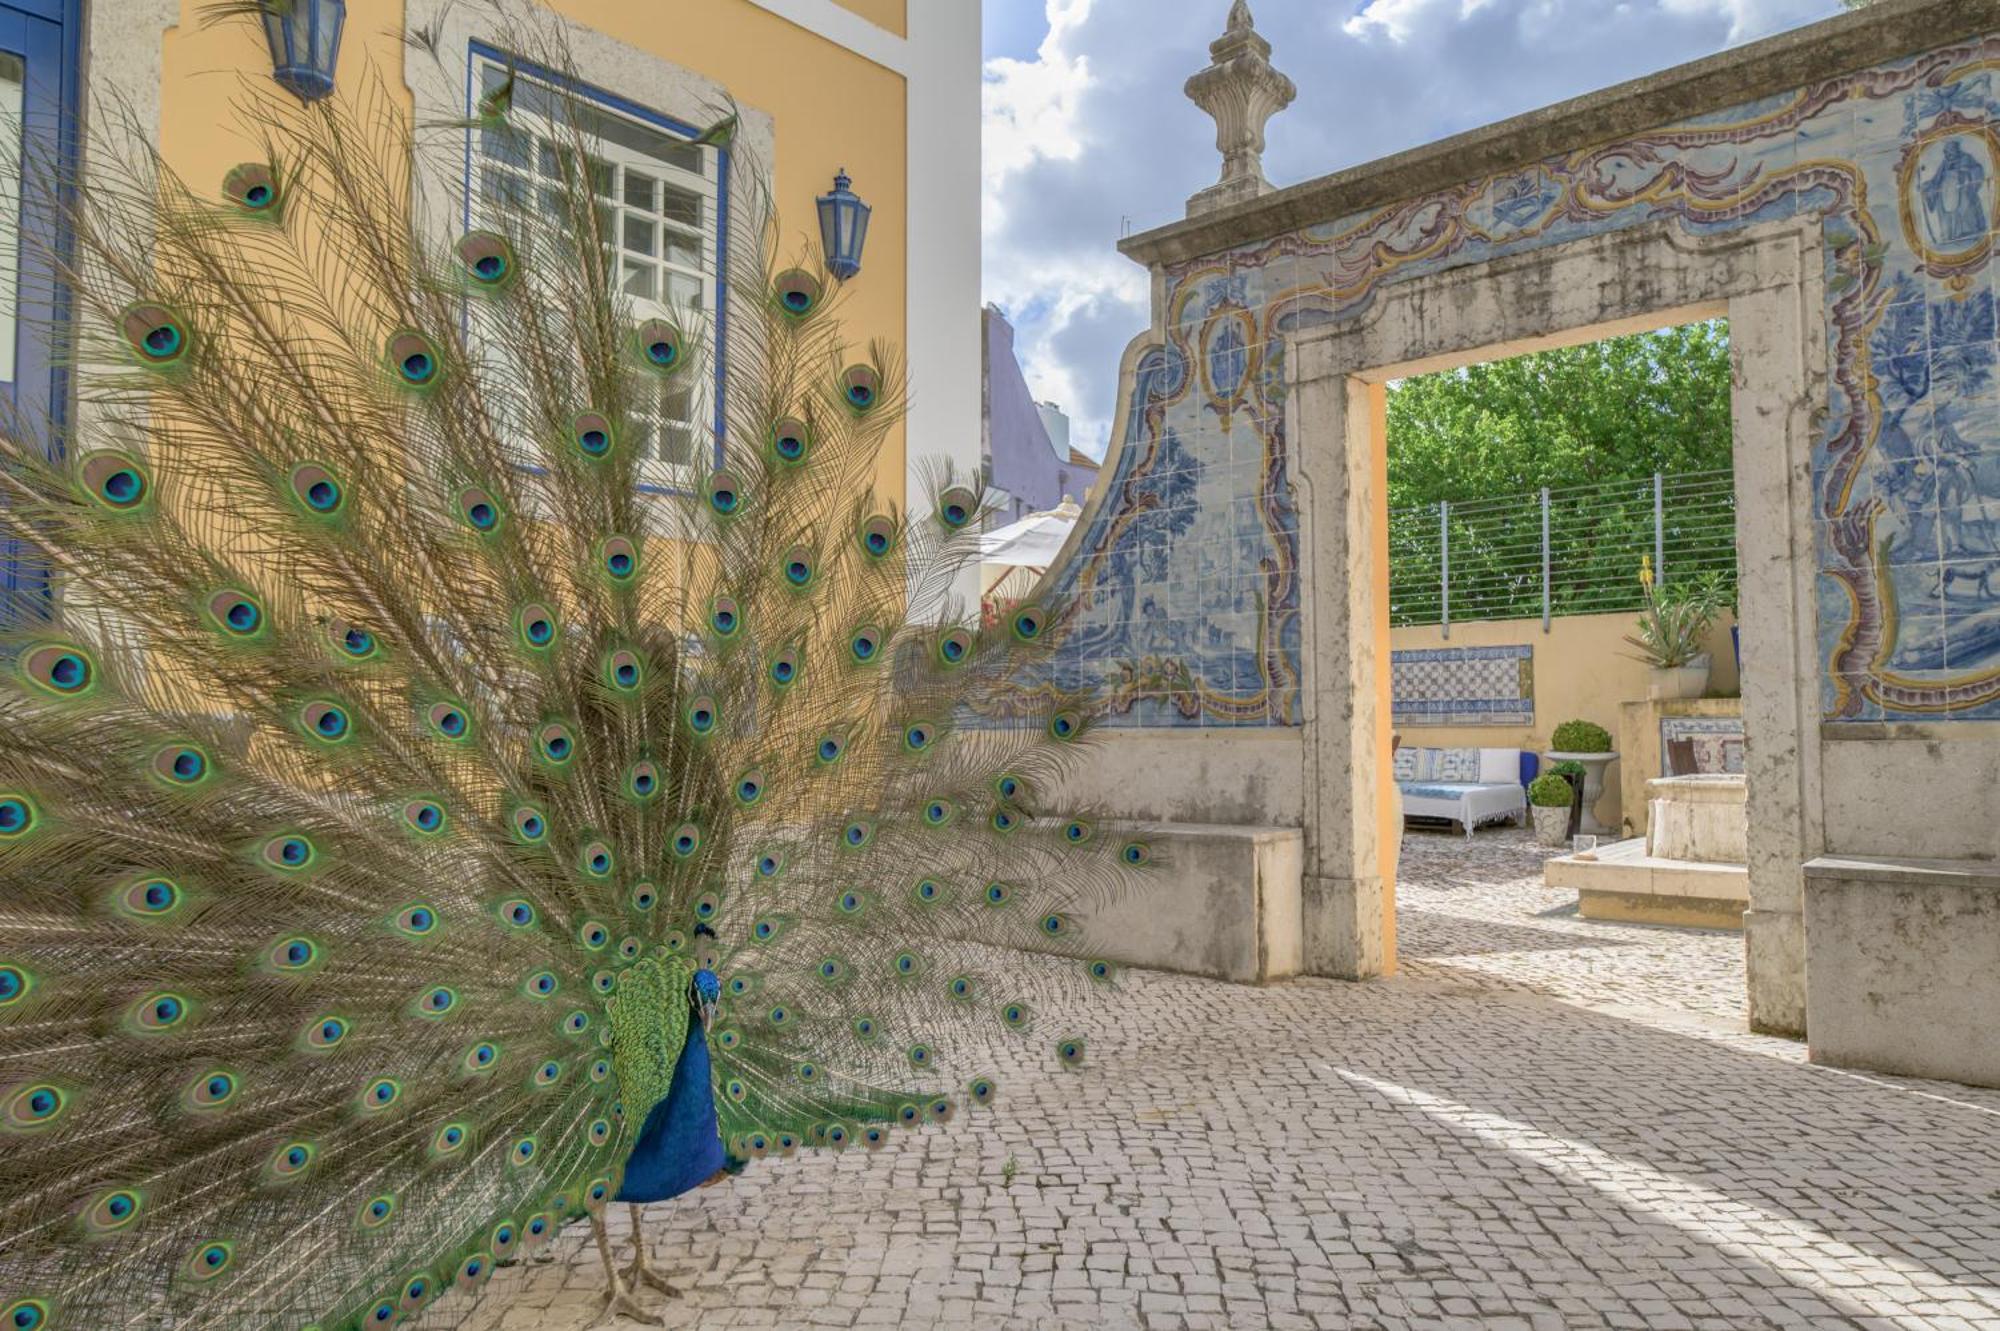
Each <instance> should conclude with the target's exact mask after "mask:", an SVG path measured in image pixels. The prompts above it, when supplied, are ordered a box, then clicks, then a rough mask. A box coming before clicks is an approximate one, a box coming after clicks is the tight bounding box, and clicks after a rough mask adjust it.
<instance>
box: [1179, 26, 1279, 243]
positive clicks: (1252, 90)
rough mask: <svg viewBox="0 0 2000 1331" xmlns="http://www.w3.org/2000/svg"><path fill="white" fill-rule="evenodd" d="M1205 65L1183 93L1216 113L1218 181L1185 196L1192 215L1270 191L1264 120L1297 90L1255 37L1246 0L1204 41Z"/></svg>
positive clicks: (1265, 44) (1265, 46)
mask: <svg viewBox="0 0 2000 1331" xmlns="http://www.w3.org/2000/svg"><path fill="white" fill-rule="evenodd" d="M1208 54H1209V60H1210V63H1209V66H1208V68H1207V69H1204V70H1202V71H1201V72H1200V73H1199V74H1196V75H1195V76H1194V77H1193V78H1191V79H1189V80H1188V81H1187V95H1188V97H1189V98H1190V99H1191V100H1192V101H1193V102H1194V104H1195V105H1196V106H1199V107H1200V108H1201V109H1202V110H1204V111H1206V112H1208V113H1209V114H1210V115H1211V116H1213V117H1215V147H1216V150H1217V151H1218V152H1220V153H1221V154H1222V179H1221V180H1219V181H1217V182H1216V183H1215V184H1213V185H1210V186H1209V187H1208V188H1207V189H1205V190H1202V191H1201V192H1200V193H1199V194H1196V195H1194V196H1193V197H1192V198H1190V199H1189V200H1188V209H1187V210H1188V216H1189V217H1196V216H1199V215H1200V214H1202V213H1211V212H1214V211H1215V210H1216V209H1218V208H1226V207H1228V206H1229V205H1230V204H1232V203H1241V202H1243V201H1244V200H1245V199H1254V198H1256V197H1257V196H1258V195H1260V194H1268V193H1270V192H1271V182H1270V181H1268V180H1266V179H1265V178H1264V124H1265V122H1266V121H1268V120H1270V118H1271V117H1272V116H1274V115H1276V114H1278V112H1280V111H1282V110H1284V109H1285V108H1286V107H1288V106H1290V105H1291V104H1292V99H1293V98H1294V97H1296V96H1298V93H1299V90H1298V88H1297V87H1296V86H1295V85H1294V84H1293V83H1292V81H1291V80H1290V79H1288V78H1286V77H1285V76H1284V75H1283V74H1280V73H1279V72H1278V71H1277V70H1276V69H1274V68H1273V67H1272V65H1271V43H1269V42H1267V41H1265V40H1264V39H1263V38H1262V37H1260V36H1258V35H1257V28H1256V24H1255V22H1254V20H1252V19H1251V17H1250V5H1249V3H1248V0H1236V3H1235V4H1233V5H1231V6H1230V9H1229V23H1228V26H1227V27H1226V28H1224V30H1223V33H1222V36H1220V37H1218V38H1217V39H1216V40H1215V41H1213V42H1210V43H1209V47H1208Z"/></svg>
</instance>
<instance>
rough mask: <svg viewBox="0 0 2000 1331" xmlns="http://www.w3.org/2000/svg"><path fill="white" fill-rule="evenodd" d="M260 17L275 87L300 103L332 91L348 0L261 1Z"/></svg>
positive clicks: (314, 99)
mask: <svg viewBox="0 0 2000 1331" xmlns="http://www.w3.org/2000/svg"><path fill="white" fill-rule="evenodd" d="M262 17H263V20H264V40H265V41H266V42H269V43H270V46H271V77H272V78H274V79H276V80H277V81H278V86H279V87H281V88H283V89H285V91H287V92H289V93H291V94H292V95H293V96H295V97H297V98H298V99H299V100H300V101H302V102H316V101H318V100H319V99H320V98H322V97H325V96H326V95H327V94H329V93H331V92H332V91H333V66H334V63H335V62H336V61H337V60H339V59H340V30H341V28H343V27H344V26H346V23H347V0H264V4H263V15H262Z"/></svg>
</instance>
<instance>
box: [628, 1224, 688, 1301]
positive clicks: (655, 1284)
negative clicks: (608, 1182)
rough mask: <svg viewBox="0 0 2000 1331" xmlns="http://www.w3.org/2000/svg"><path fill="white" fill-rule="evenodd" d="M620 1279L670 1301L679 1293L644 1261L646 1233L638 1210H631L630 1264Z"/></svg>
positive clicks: (679, 1294)
mask: <svg viewBox="0 0 2000 1331" xmlns="http://www.w3.org/2000/svg"><path fill="white" fill-rule="evenodd" d="M619 1274H620V1277H621V1278H622V1279H623V1280H624V1282H625V1283H626V1284H627V1285H629V1286H631V1287H632V1288H633V1289H639V1288H642V1287H643V1288H646V1289H651V1290H657V1291H658V1292H660V1293H661V1294H664V1295H666V1296H667V1297H668V1298H670V1299H677V1298H679V1297H680V1296H681V1292H680V1291H679V1290H677V1289H675V1288H674V1287H673V1286H672V1285H669V1284H668V1283H667V1278H666V1277H665V1276H663V1275H661V1274H660V1273H659V1272H658V1271H655V1270H654V1269H653V1267H652V1264H651V1263H649V1262H648V1261H647V1260H646V1231H645V1228H644V1227H643V1225H642V1224H641V1222H640V1213H639V1208H638V1207H637V1206H634V1207H633V1208H632V1264H631V1265H630V1266H628V1267H626V1268H625V1269H624V1271H622V1272H620V1273H619Z"/></svg>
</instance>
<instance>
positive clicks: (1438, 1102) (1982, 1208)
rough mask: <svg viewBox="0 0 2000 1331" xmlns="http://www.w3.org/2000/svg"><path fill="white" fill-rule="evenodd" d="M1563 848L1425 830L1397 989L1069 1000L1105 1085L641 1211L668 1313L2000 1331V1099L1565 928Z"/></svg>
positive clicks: (1664, 950) (1162, 987)
mask: <svg viewBox="0 0 2000 1331" xmlns="http://www.w3.org/2000/svg"><path fill="white" fill-rule="evenodd" d="M1545 853H1546V852H1542V851H1539V850H1537V849H1535V848H1534V847H1533V845H1532V844H1531V843H1530V842H1529V841H1528V840H1527V839H1526V837H1525V835H1524V834H1522V833H1518V832H1482V833H1481V834H1480V836H1479V838H1478V839H1477V840H1476V841H1475V842H1474V844H1473V846H1472V848H1471V849H1470V851H1468V849H1467V847H1466V845H1465V843H1464V841H1463V840H1462V839H1460V838H1458V837H1454V836H1425V835H1422V834H1417V833H1412V834H1411V837H1410V839H1409V842H1408V844H1407V846H1406V849H1405V852H1404V861H1403V879H1404V881H1403V884H1402V888H1401V893H1400V910H1399V927H1400V931H1401V939H1402V948H1403V958H1404V967H1403V974H1402V975H1401V976H1400V977H1398V978H1396V979H1393V980H1388V981H1383V982H1379V983H1373V984H1366V985H1352V984H1340V983H1335V982H1330V981H1321V980H1302V981H1298V982H1294V983H1290V984H1284V985H1279V986H1275V987H1272V988H1270V989H1265V990H1254V989H1245V988H1238V987H1232V986H1227V985H1222V984H1216V983H1211V982H1207V981H1200V980H1191V979H1185V978H1178V977H1172V976H1165V975H1158V974H1136V975H1132V976H1130V977H1128V978H1127V980H1126V982H1125V985H1124V989H1125V993H1124V996H1123V998H1122V999H1121V1001H1120V1002H1119V1003H1118V1004H1117V1005H1115V1006H1106V1007H1105V1008H1104V1010H1103V1011H1101V1012H1100V1011H1093V1012H1092V1013H1089V1014H1079V1016H1080V1017H1082V1020H1081V1021H1080V1023H1079V1028H1080V1029H1086V1030H1089V1029H1091V1027H1092V1025H1093V1023H1094V1025H1095V1031H1094V1034H1095V1038H1094V1040H1093V1042H1092V1046H1091V1050H1092V1057H1091V1063H1090V1066H1089V1068H1088V1070H1087V1071H1085V1072H1083V1073H1079V1074H1061V1073H1057V1072H1053V1071H1042V1070H1028V1069H1021V1068H1010V1066H1009V1065H1008V1064H1007V1063H1005V1062H1003V1061H1000V1060H1001V1059H1002V1058H1004V1055H999V1054H996V1066H999V1067H1000V1068H1001V1069H1002V1072H1001V1075H1002V1085H1003V1101H1002V1104H1003V1107H1004V1112H1001V1111H995V1112H993V1113H991V1114H982V1115H978V1116H975V1117H973V1118H972V1119H971V1120H970V1121H969V1122H968V1121H967V1120H964V1119H961V1120H960V1122H959V1124H958V1125H955V1126H954V1127H952V1128H948V1129H924V1130H922V1131H920V1132H916V1133H910V1134H898V1135H897V1137H896V1139H895V1141H894V1142H893V1143H892V1145H890V1146H889V1147H888V1148H887V1149H886V1150H884V1151H883V1152H881V1153H880V1154H877V1155H872V1156H871V1155H867V1154H864V1153H861V1152H850V1153H848V1154H846V1155H840V1156H831V1155H822V1156H814V1157H810V1158H801V1159H799V1160H796V1161H790V1162H783V1163H760V1164H757V1165H753V1166H751V1168H750V1169H749V1171H748V1172H747V1173H745V1174H744V1175H743V1176H742V1177H740V1178H738V1179H736V1180H734V1181H732V1182H730V1183H728V1184H725V1185H723V1186H721V1187H717V1188H714V1189H710V1190H707V1191H705V1192H702V1193H698V1194H696V1195H694V1196H693V1197H687V1198H682V1199H679V1200H678V1201H677V1202H675V1203H672V1204H668V1205H662V1206H658V1207H654V1208H651V1209H649V1210H648V1211H647V1212H646V1214H645V1221H644V1226H643V1230H644V1236H645V1240H646V1242H647V1244H648V1246H649V1249H650V1251H651V1252H652V1254H653V1258H654V1261H655V1262H656V1264H657V1265H658V1266H659V1267H660V1268H661V1269H663V1270H664V1271H665V1272H667V1273H668V1274H669V1275H670V1277H671V1278H672V1279H673V1281H674V1283H675V1284H676V1285H679V1286H681V1287H682V1288H683V1289H685V1290H687V1291H688V1292H687V1293H686V1294H685V1296H684V1297H681V1298H677V1299H673V1300H658V1299H653V1300H652V1302H653V1303H655V1304H657V1306H658V1307H659V1308H660V1309H661V1311H662V1312H663V1313H664V1314H665V1316H666V1317H667V1319H668V1321H669V1323H670V1324H671V1325H674V1326H702V1327H711V1326H713V1327H721V1326H761V1327H772V1326H779V1327H816V1326H898V1325H904V1326H926V1327H928V1326H952V1327H960V1326H964V1327H993V1328H1015V1327H1019V1328H1042V1327H1046V1328H1069V1327H1075V1328H1086V1327H1088V1328H1093V1329H1102V1328H1124V1327H1143V1328H1148V1329H1149V1331H1164V1329H1165V1328H1180V1327H1189V1328H1192V1327H1217V1328H1221V1327H1227V1328H1236V1327H1264V1326H1271V1327H1299V1328H1356V1329H1360V1328H1370V1329H1372V1328H1385V1329H1386V1328H1439V1329H1440V1331H1444V1329H1449V1328H1475V1327H1488V1328H1512V1329H1513V1331H1554V1329H1555V1328H1604V1327H1612V1328H1662V1329H1664V1331H1675V1329H1679V1328H1688V1329H1692V1328H1701V1329H1703V1331H1709V1329H1713V1331H1751V1329H1754V1328H1780V1327H1783V1328H1792V1327H1800V1328H1820V1327H1845V1328H1870V1329H1872V1328H1897V1329H1899V1331H1902V1329H1909V1331H1914V1329H1916V1328H1938V1329H1939V1331H1953V1329H1957V1331H1964V1329H1965V1328H1980V1329H1982V1331H2000V1092H1996V1091H1987V1090H1974V1089H1968V1088H1965V1087H1959V1086H1953V1085H1947V1084H1942V1083H1933V1082H1916V1081H1909V1080H1903V1079H1897V1078H1887V1077H1872V1076H1860V1075H1855V1074H1850V1073H1842V1072H1836V1071H1832V1070H1829V1069H1824V1068H1817V1067H1813V1066H1811V1065H1809V1064H1807V1063H1806V1062H1805V1061H1804V1051H1803V1049H1802V1048H1801V1047H1800V1046H1798V1045H1796V1044H1792V1043H1789V1042H1785V1041H1780V1040H1773V1039H1766V1038H1763V1037H1758V1036H1752V1035H1750V1034H1748V1033H1747V1032H1745V1031H1744V1030H1743V1027H1742V1023H1741V1019H1740V1013H1741V1010H1742V995H1743V980H1742V962H1741V940H1740V939H1739V938H1738V937H1737V936H1735V935H1729V934H1708V933H1702V932H1698V931H1692V930H1678V929H1661V928H1649V927H1645V926H1631V925H1609V924H1596V923H1590V922H1585V921H1582V920H1579V919H1577V918H1576V917H1575V915H1574V913H1573V907H1572V906H1571V905H1570V904H1569V903H1568V902H1567V901H1566V899H1565V897H1564V895H1563V894H1560V893H1554V892H1550V891H1547V890H1546V889H1544V888H1542V886H1541V885H1540V879H1539V865H1540V861H1541V858H1542V856H1543V855H1544V854H1545ZM1114 1032H1115V1034H1114ZM618 1210H619V1215H618V1217H617V1224H616V1227H615V1237H616V1241H617V1242H618V1243H619V1244H620V1245H621V1248H622V1246H623V1245H624V1244H625V1243H627V1242H628V1241H629V1233H628V1229H627V1226H626V1224H625V1221H624V1216H623V1212H624V1208H622V1207H621V1208H618ZM599 1280H600V1277H599V1269H598V1265H597V1261H596V1257H595V1252H594V1249H593V1248H591V1247H590V1246H589V1244H588V1237H587V1230H585V1229H583V1228H582V1227H574V1228H572V1229H571V1230H570V1231H568V1232H566V1233H565V1234H564V1235H563V1237H562V1238H561V1239H560V1240H559V1241H558V1243H557V1244H556V1245H555V1247H554V1251H553V1255H552V1258H551V1259H550V1260H547V1261H543V1262H528V1263H524V1264H522V1265H519V1266H516V1267H513V1268H510V1269H508V1270H504V1271H502V1272H500V1273H499V1274H498V1275H497V1276H496V1277H495V1278H494V1280H493V1282H492V1284H491V1285H490V1286H489V1287H488V1289H487V1290H486V1292H485V1294H484V1295H483V1297H481V1298H480V1299H479V1300H478V1301H477V1303H473V1302H470V1301H468V1300H465V1299H455V1300H449V1301H447V1302H445V1303H443V1304H441V1305H439V1307H438V1308H437V1309H435V1310H434V1311H433V1313H432V1314H431V1315H430V1317H428V1318H427V1319H426V1320H425V1321H424V1323H423V1325H424V1326H425V1327H426V1328H434V1329H441V1328H446V1327H462V1328H465V1329H466V1331H527V1329H529V1328H535V1329H538V1331H539V1329H544V1328H545V1329H546V1331H572V1329H574V1328H581V1327H584V1326H586V1325H588V1324H589V1323H590V1322H591V1321H592V1319H593V1318H594V1316H595V1314H596V1310H597V1307H598V1304H597V1298H596V1292H597V1290H598V1289H599V1288H600V1284H599ZM612 1325H614V1326H620V1327H629V1326H634V1325H637V1324H636V1323H631V1322H618V1323H614V1324H612Z"/></svg>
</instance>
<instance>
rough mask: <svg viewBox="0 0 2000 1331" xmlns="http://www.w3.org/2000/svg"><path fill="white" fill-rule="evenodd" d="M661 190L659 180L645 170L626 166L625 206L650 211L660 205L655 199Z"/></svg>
mask: <svg viewBox="0 0 2000 1331" xmlns="http://www.w3.org/2000/svg"><path fill="white" fill-rule="evenodd" d="M659 192H660V182H659V181H657V180H655V179H653V178H652V177H651V176H649V175H647V174H645V173H644V172H643V171H634V170H633V169H632V168H631V167H629V166H628V167H626V168H625V206H626V207H627V208H641V209H644V210H645V211H646V212H649V213H650V212H652V211H653V209H654V208H655V207H657V206H658V205H657V204H656V203H655V202H654V200H655V199H657V198H658V196H659Z"/></svg>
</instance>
